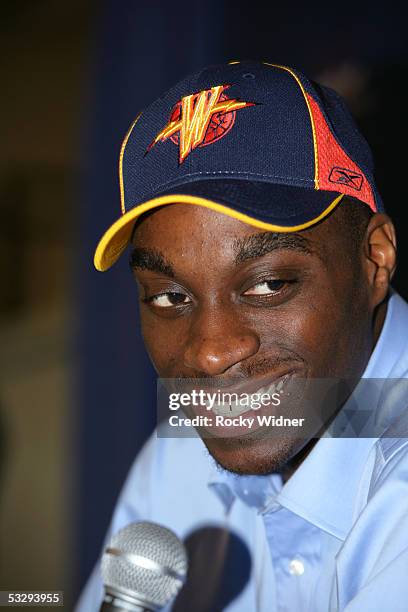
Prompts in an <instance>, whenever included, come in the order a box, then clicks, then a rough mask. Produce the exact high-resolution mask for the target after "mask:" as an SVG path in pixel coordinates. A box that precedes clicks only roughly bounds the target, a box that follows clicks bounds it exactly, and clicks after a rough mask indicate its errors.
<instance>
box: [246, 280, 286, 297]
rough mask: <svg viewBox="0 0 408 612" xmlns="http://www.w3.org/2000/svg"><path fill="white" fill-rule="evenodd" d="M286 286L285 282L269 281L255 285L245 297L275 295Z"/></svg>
mask: <svg viewBox="0 0 408 612" xmlns="http://www.w3.org/2000/svg"><path fill="white" fill-rule="evenodd" d="M285 284H286V281H284V280H267V281H263V282H262V283H258V284H257V285H254V286H253V287H251V288H250V289H247V291H245V293H244V295H273V294H274V293H276V292H277V291H279V290H280V289H282V287H283V286H284V285H285Z"/></svg>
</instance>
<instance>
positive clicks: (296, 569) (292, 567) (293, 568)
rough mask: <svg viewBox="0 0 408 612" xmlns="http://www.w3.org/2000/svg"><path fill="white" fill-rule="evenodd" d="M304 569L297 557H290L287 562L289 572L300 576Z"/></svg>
mask: <svg viewBox="0 0 408 612" xmlns="http://www.w3.org/2000/svg"><path fill="white" fill-rule="evenodd" d="M304 571H305V566H304V564H303V563H302V561H299V559H292V561H291V562H290V563H289V574H292V576H301V575H302V574H303V573H304Z"/></svg>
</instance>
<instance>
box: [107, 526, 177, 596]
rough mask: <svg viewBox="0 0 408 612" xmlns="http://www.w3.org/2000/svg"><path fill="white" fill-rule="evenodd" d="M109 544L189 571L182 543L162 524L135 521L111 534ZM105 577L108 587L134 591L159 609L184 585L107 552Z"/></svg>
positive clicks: (165, 564)
mask: <svg viewBox="0 0 408 612" xmlns="http://www.w3.org/2000/svg"><path fill="white" fill-rule="evenodd" d="M109 547H110V548H116V549H119V550H120V551H121V552H122V553H131V554H134V555H140V556H142V557H145V558H147V559H149V560H150V561H154V562H155V563H157V564H158V565H160V566H161V567H163V568H169V569H171V570H172V571H174V572H177V574H179V575H181V576H183V577H185V575H186V573H187V554H186V551H185V548H184V546H183V544H182V542H181V541H180V540H179V539H178V538H177V536H176V535H175V534H174V533H173V532H172V531H170V529H167V528H166V527H162V526H161V525H157V524H155V523H148V522H140V523H132V524H130V525H128V526H127V527H125V528H124V529H121V530H120V531H118V533H116V534H115V535H114V536H113V537H112V539H111V541H110V544H109ZM102 577H103V581H104V584H105V585H106V586H110V587H113V588H116V589H119V590H121V589H127V590H128V591H132V592H134V593H135V596H137V595H139V597H142V598H143V599H144V600H145V601H147V602H149V603H151V604H153V605H154V606H156V607H159V608H160V607H162V606H164V605H165V604H166V603H167V602H168V601H170V599H172V598H173V597H174V596H175V595H176V594H177V592H178V591H179V590H180V588H181V586H182V583H181V582H180V580H178V579H177V578H175V577H173V576H166V575H163V574H159V573H157V572H155V571H152V570H151V569H146V568H144V567H141V566H140V565H138V564H137V563H134V562H132V561H130V560H129V559H126V558H122V557H118V556H115V555H112V554H108V553H106V552H105V553H104V555H103V557H102Z"/></svg>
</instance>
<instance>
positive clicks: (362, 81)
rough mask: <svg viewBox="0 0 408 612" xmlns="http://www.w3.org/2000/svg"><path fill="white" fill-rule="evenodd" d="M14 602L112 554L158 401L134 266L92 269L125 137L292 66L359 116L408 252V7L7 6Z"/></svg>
mask: <svg viewBox="0 0 408 612" xmlns="http://www.w3.org/2000/svg"><path fill="white" fill-rule="evenodd" d="M1 13H2V19H1V23H0V54H1V58H2V66H3V70H2V94H1V97H0V108H1V122H0V125H1V136H2V139H1V140H2V146H1V147H0V196H1V197H0V206H1V217H0V270H1V292H0V294H1V300H0V587H1V588H2V589H13V588H14V589H64V590H65V592H66V599H67V604H66V609H67V610H69V609H70V608H71V607H72V601H73V600H74V598H75V597H76V595H77V593H78V589H79V588H80V586H81V584H82V583H83V581H84V580H85V578H86V576H87V574H88V573H89V571H90V569H91V567H92V565H93V563H94V562H95V560H96V557H97V555H98V553H99V549H100V546H101V542H102V538H103V534H104V532H105V529H106V527H107V524H108V522H109V518H110V515H111V512H112V508H113V504H114V501H115V498H116V496H117V493H118V491H119V489H120V486H121V484H122V482H123V479H124V477H125V475H126V472H127V469H128V467H129V465H130V463H131V461H132V459H133V458H134V456H135V455H136V453H137V451H138V449H139V448H140V446H141V444H142V443H143V442H144V440H145V439H146V437H147V436H148V435H149V433H150V432H151V431H152V429H153V427H154V419H155V405H154V397H155V387H154V375H153V371H152V368H151V366H150V364H149V362H148V359H147V357H146V355H145V352H144V349H143V346H142V342H141V338H140V334H139V331H138V323H137V317H138V313H137V299H136V293H135V288H134V285H133V283H132V282H131V279H130V274H129V272H128V269H127V262H126V258H122V261H121V262H119V264H118V265H117V266H115V268H113V269H112V270H111V271H110V272H108V273H106V274H104V275H102V274H99V273H97V272H96V271H94V269H93V266H92V256H93V250H94V247H95V244H96V242H97V240H98V238H99V237H100V235H101V233H102V232H103V231H104V230H105V229H106V227H107V226H108V225H109V224H110V223H111V221H112V220H114V219H115V218H116V217H117V215H118V212H119V190H118V184H117V159H118V154H119V149H120V145H121V141H122V138H123V136H124V134H125V132H126V130H127V128H128V126H129V124H130V123H131V121H132V120H133V118H134V117H135V116H136V115H137V114H138V112H139V110H141V109H142V108H143V107H144V106H145V105H147V104H148V103H149V102H150V101H152V100H153V99H154V98H155V97H157V96H158V95H159V94H160V93H161V92H162V91H163V90H165V89H166V88H168V87H169V86H171V85H172V84H173V82H175V81H177V80H178V79H179V78H181V77H183V76H184V75H185V74H187V73H188V72H191V71H194V70H197V69H199V68H200V67H202V66H204V65H206V64H209V63H214V62H218V61H228V60H231V59H260V60H267V61H272V62H275V63H283V64H292V65H295V66H297V67H298V68H300V69H303V70H305V71H306V72H308V74H309V75H311V76H312V77H314V78H315V79H317V80H320V81H321V82H323V83H325V84H328V85H330V86H332V87H334V88H335V89H337V90H338V91H339V92H340V93H342V94H343V95H344V96H345V97H346V98H347V100H348V102H349V105H350V107H351V109H352V111H353V112H354V114H355V117H356V119H357V121H358V123H359V124H360V127H361V129H362V130H363V132H364V133H365V135H366V137H367V139H368V140H369V142H370V143H371V145H372V147H373V149H374V153H375V157H376V160H377V180H378V182H379V184H380V189H381V191H382V194H383V198H384V201H385V204H386V206H387V208H388V210H389V212H390V214H391V215H392V216H393V217H394V219H395V221H396V224H397V230H398V236H399V238H400V270H399V272H398V275H397V278H396V281H395V286H396V287H397V288H398V290H399V291H400V292H401V293H402V294H403V295H404V296H405V297H408V281H407V280H406V278H407V275H406V270H407V265H408V252H407V248H408V247H407V242H408V241H407V240H405V236H404V230H405V229H406V226H404V212H405V206H406V204H405V193H404V190H403V189H402V185H403V183H402V180H401V179H402V178H403V177H404V176H405V174H406V168H405V155H404V151H405V142H406V135H407V134H406V132H407V119H406V111H405V108H406V103H407V92H406V85H405V81H406V77H407V52H408V48H407V43H406V36H405V32H404V20H403V19H401V18H400V15H399V9H398V5H397V4H393V5H392V10H391V6H389V5H388V6H387V5H386V4H385V3H382V2H368V1H365V2H360V3H358V4H354V3H351V2H350V3H347V2H346V3H343V4H341V5H338V3H329V2H326V3H323V2H315V3H314V4H312V5H310V4H305V3H300V2H299V3H296V2H295V3H293V2H292V3H286V4H285V5H284V6H282V5H280V4H278V3H273V2H267V3H266V2H265V3H261V2H243V1H241V0H236V1H232V0H225V1H223V2H219V1H218V2H215V0H207V1H206V2H196V1H193V0H190V1H189V2H187V1H186V0H179V1H178V2H177V3H170V2H164V1H163V2H154V3H153V2H151V1H149V0H138V2H135V1H134V0H122V1H121V2H114V1H113V0H104V1H100V2H90V1H85V0H83V1H79V0H71V1H70V2H69V3H65V2H60V1H57V0H54V1H51V0H31V1H30V0H25V1H24V0H19V1H17V2H7V1H4V2H2V5H1Z"/></svg>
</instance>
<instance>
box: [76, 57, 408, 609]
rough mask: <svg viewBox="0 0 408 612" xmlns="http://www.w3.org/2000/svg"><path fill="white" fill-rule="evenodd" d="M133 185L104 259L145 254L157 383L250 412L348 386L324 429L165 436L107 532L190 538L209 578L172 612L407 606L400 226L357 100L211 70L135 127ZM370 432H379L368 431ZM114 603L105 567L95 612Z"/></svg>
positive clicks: (229, 69) (275, 79)
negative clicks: (105, 584) (245, 405)
mask: <svg viewBox="0 0 408 612" xmlns="http://www.w3.org/2000/svg"><path fill="white" fill-rule="evenodd" d="M120 188H121V201H122V216H121V218H120V219H119V220H118V221H116V222H115V223H114V224H113V226H112V227H111V228H110V229H109V230H108V231H107V233H106V234H105V235H104V237H103V238H102V240H101V242H100V243H99V245H98V248H97V251H96V254H95V265H96V267H97V268H98V269H99V270H105V269H107V268H108V267H110V265H112V264H113V263H114V261H116V259H117V258H118V257H119V255H120V254H121V253H122V252H123V251H124V250H125V248H126V247H127V245H128V244H129V243H132V247H133V250H132V253H131V259H130V263H131V268H132V271H133V274H134V277H135V279H136V282H137V284H138V287H139V293H140V302H141V324H142V330H143V336H144V340H145V343H146V347H147V350H148V352H149V354H150V357H151V359H152V362H153V364H154V366H155V368H156V370H157V372H158V374H159V376H160V377H161V378H165V379H175V380H180V379H188V380H190V379H193V380H195V379H197V380H201V381H204V383H205V381H208V383H211V384H214V383H215V384H216V385H220V386H222V385H225V386H226V387H227V388H229V387H230V386H231V385H234V388H235V389H237V388H238V389H239V390H240V391H241V392H243V391H247V392H248V394H249V396H251V394H253V393H254V392H255V391H259V390H260V389H265V388H266V385H269V386H268V388H269V389H270V388H271V387H270V384H272V385H273V388H274V389H278V388H279V389H281V390H282V391H284V390H285V388H287V389H291V386H290V385H292V384H293V383H295V382H296V381H303V382H304V383H305V384H306V385H309V386H310V385H312V384H313V382H314V381H322V380H323V381H325V380H326V381H327V380H334V381H348V385H349V386H348V387H347V386H346V389H347V391H344V388H345V387H344V386H341V385H339V388H340V389H342V391H341V392H340V394H339V396H338V399H337V400H336V401H334V400H333V401H331V400H330V401H327V402H326V404H325V405H324V410H325V411H326V412H325V417H326V418H325V419H324V424H325V426H324V428H323V430H320V431H318V430H317V429H315V430H310V429H309V430H308V431H307V432H306V430H305V431H304V432H303V433H301V434H299V435H297V436H296V435H295V436H293V435H291V436H288V435H285V434H284V433H282V435H265V432H264V430H259V429H258V430H256V431H248V430H246V431H244V432H242V431H241V432H238V434H237V432H236V431H235V430H234V429H233V428H228V427H227V428H224V429H222V432H223V435H217V433H213V435H203V436H202V438H203V439H200V438H180V437H178V438H176V437H175V436H174V437H171V435H169V434H168V431H167V433H165V434H160V435H161V436H162V437H160V436H156V435H155V436H153V437H152V438H151V439H150V440H149V441H148V443H147V444H146V446H145V448H144V449H143V450H142V452H141V454H140V455H139V457H138V458H137V459H136V461H135V464H134V465H133V467H132V469H131V471H130V474H129V477H128V480H127V482H126V484H125V487H124V489H123V491H122V494H121V497H120V499H119V502H118V505H117V508H116V510H115V513H114V517H113V521H112V525H111V529H110V533H114V532H116V531H117V530H118V529H120V528H121V527H123V526H124V525H126V524H128V523H129V522H132V521H134V520H151V521H155V522H158V523H161V524H163V525H166V526H168V527H170V528H171V529H173V530H174V531H175V532H176V533H177V534H178V535H179V537H180V538H182V539H184V540H185V541H187V544H191V546H192V548H191V550H192V553H191V558H190V564H191V561H192V562H193V565H194V564H195V563H196V562H197V563H198V561H197V558H198V557H199V561H200V560H201V570H200V571H199V570H198V569H196V568H195V567H193V568H192V571H191V575H190V576H189V581H188V583H187V586H186V588H185V591H184V593H183V592H182V593H181V595H180V596H179V598H178V600H177V601H176V603H175V604H174V609H176V610H195V611H197V610H214V611H218V610H222V609H225V610H228V611H231V612H232V611H242V612H252V611H254V612H255V611H268V612H269V611H273V610H290V611H292V610H293V611H298V610H302V611H305V610H308V611H311V612H320V611H329V610H330V611H332V610H347V612H355V611H369V612H375V611H380V610H381V611H384V610H390V611H391V610H392V611H393V612H398V611H402V610H406V609H408V604H407V603H406V602H407V601H408V597H407V595H408V584H407V580H406V573H407V570H408V512H407V510H408V486H407V481H408V476H407V474H408V469H407V468H408V455H407V452H408V446H407V440H406V437H405V436H404V433H403V432H405V431H406V427H405V421H404V418H405V415H406V410H405V408H406V402H405V400H406V398H407V394H406V392H405V385H404V384H401V379H404V378H406V374H407V370H408V348H407V347H406V346H405V344H406V343H405V337H406V330H407V326H408V306H407V305H406V303H405V302H404V301H403V300H402V299H401V298H400V297H399V296H398V295H397V294H395V293H394V292H392V290H391V289H390V282H391V279H392V276H393V273H394V270H395V261H396V255H395V232H394V228H393V225H392V222H391V220H390V219H389V217H388V216H387V215H386V214H385V213H384V209H383V205H382V202H381V198H380V195H379V193H378V191H377V188H376V186H375V182H374V178H373V164H372V159H371V154H370V150H369V148H368V145H367V143H366V142H365V141H364V139H363V138H362V136H361V135H360V134H359V133H358V131H357V129H356V127H355V125H354V123H353V121H352V119H351V117H350V115H349V114H348V112H347V110H346V109H345V107H344V104H343V102H342V100H341V99H340V98H339V96H338V95H337V94H335V92H333V91H331V90H329V89H326V88H323V87H320V86H318V85H317V84H315V83H312V82H310V81H309V80H308V79H306V77H304V76H303V75H301V74H300V73H298V72H296V71H294V70H292V69H290V68H287V67H282V66H275V65H270V64H262V63H256V62H242V63H240V62H233V63H232V64H229V65H222V66H215V67H211V68H208V69H206V70H203V71H201V72H200V73H199V74H196V75H193V76H192V77H189V78H187V79H186V80H184V81H182V82H181V83H179V84H178V85H176V86H175V87H174V88H173V89H171V90H170V91H169V92H167V93H166V94H165V95H164V96H163V97H162V98H160V99H159V100H158V101H156V102H155V103H153V104H152V105H151V106H150V107H149V108H148V109H146V111H144V112H143V113H142V114H141V115H140V116H139V117H138V119H137V120H136V121H135V122H134V124H133V125H132V126H131V128H130V130H129V132H128V134H127V135H126V137H125V140H124V143H123V146H122V150H121V154H120ZM361 379H362V381H363V382H366V383H367V385H368V387H367V386H365V387H364V386H363V387H362V385H361ZM385 379H387V380H388V381H389V383H390V384H386V385H382V384H378V385H376V384H374V385H369V382H370V381H381V380H382V381H384V380H385ZM359 381H360V382H359ZM402 382H403V381H402ZM350 385H351V386H350ZM302 405H303V404H300V406H301V410H302ZM230 408H231V410H232V411H233V412H234V411H235V413H236V414H238V411H237V408H236V406H235V407H234V408H232V406H231V407H230ZM305 415H306V416H307V417H309V416H310V415H309V413H308V412H307V411H306V412H305V414H304V415H303V416H305ZM361 417H362V418H363V426H364V423H367V422H370V423H374V424H375V426H374V425H373V426H371V425H370V427H369V428H368V429H367V428H366V429H365V434H364V435H359V436H357V435H356V427H355V422H356V420H355V418H357V421H358V422H359V423H360V424H361V423H362V421H361ZM350 424H354V425H353V426H352V427H351V428H350ZM357 429H358V428H357ZM359 431H360V433H361V427H360V428H359ZM336 432H337V433H336ZM339 432H340V434H341V435H339ZM200 433H201V434H202V430H201V429H200ZM166 436H167V437H166ZM319 437H320V439H318V438H319ZM205 449H207V450H208V451H209V454H208V453H207V451H206V450H205ZM214 460H215V461H214ZM226 533H228V534H229V542H230V550H233V551H234V555H235V556H234V559H235V563H232V562H231V558H230V556H229V552H228V550H227V549H228V546H227V545H226V544H225V538H224V539H223V535H222V534H224V535H225V534H226ZM197 542H199V544H197ZM197 567H198V565H197ZM195 580H196V581H195ZM193 585H194V586H193ZM214 585H215V586H214ZM101 597H102V586H101V579H100V575H99V565H97V566H96V568H95V571H94V574H93V576H92V578H91V579H90V581H89V583H88V586H87V588H86V589H85V591H84V594H83V595H82V598H81V601H80V604H79V606H78V610H80V611H81V612H82V611H85V610H86V611H87V612H88V611H91V610H97V609H98V606H99V605H100V601H101Z"/></svg>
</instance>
